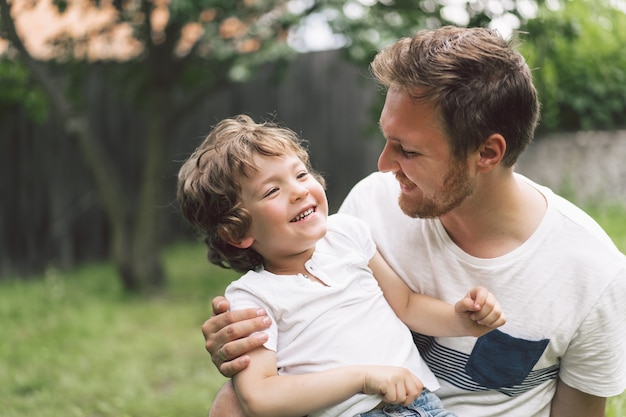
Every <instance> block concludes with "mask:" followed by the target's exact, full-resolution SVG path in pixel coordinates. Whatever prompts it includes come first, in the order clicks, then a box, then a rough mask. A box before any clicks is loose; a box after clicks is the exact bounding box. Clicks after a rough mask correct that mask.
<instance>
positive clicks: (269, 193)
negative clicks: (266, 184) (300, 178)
mask: <svg viewBox="0 0 626 417" xmlns="http://www.w3.org/2000/svg"><path fill="white" fill-rule="evenodd" d="M277 191H278V188H276V187H274V188H271V189H269V190H267V192H266V193H265V194H263V198H265V197H269V196H271V195H272V194H274V193H275V192H277Z"/></svg>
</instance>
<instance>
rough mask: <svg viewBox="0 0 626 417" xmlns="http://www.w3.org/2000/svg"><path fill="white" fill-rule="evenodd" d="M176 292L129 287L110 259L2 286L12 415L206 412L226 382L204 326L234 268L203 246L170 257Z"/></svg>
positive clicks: (0, 321)
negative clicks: (215, 263)
mask: <svg viewBox="0 0 626 417" xmlns="http://www.w3.org/2000/svg"><path fill="white" fill-rule="evenodd" d="M166 264H167V269H168V271H169V275H170V277H171V278H170V279H171V282H170V287H171V288H170V289H169V290H168V291H167V293H166V294H165V295H162V296H158V297H151V298H138V297H129V296H127V295H125V294H123V292H122V291H121V289H120V287H119V283H118V282H117V279H116V277H115V273H114V271H113V269H112V268H111V266H110V265H107V264H104V265H91V266H86V267H84V268H80V269H78V270H76V271H73V272H71V273H67V274H60V273H58V272H56V271H54V270H50V271H48V272H47V273H46V274H45V276H44V277H42V279H40V280H33V281H29V282H24V281H12V282H3V283H1V284H0V329H2V336H1V339H0V404H2V405H1V406H0V409H1V411H0V415H2V416H3V417H18V416H20V417H23V416H29V417H30V416H41V417H61V416H64V417H82V416H85V417H86V416H89V417H95V416H103V417H104V416H116V417H126V416H128V417H131V416H142V417H143V416H150V417H158V416H162V417H167V416H171V417H179V416H183V415H184V416H206V414H207V411H208V409H209V406H210V404H211V401H212V399H213V396H214V395H215V392H216V391H217V388H218V387H219V386H221V385H222V383H223V381H224V379H223V377H221V376H220V375H219V374H218V373H217V372H216V371H215V369H214V367H213V365H212V364H211V361H210V357H209V355H208V354H207V353H206V351H205V350H204V343H203V338H202V334H201V332H200V325H201V324H202V322H203V321H204V320H205V319H206V318H207V317H208V315H209V314H210V300H211V298H212V297H213V296H214V295H216V294H220V293H222V292H223V290H224V288H225V285H226V284H227V283H228V282H229V281H230V279H231V278H232V275H229V274H228V273H227V272H226V271H224V270H222V269H218V268H210V267H209V266H208V265H207V263H206V262H205V261H204V253H203V249H202V247H200V246H199V245H180V246H176V247H173V248H171V249H170V250H168V251H167V255H166Z"/></svg>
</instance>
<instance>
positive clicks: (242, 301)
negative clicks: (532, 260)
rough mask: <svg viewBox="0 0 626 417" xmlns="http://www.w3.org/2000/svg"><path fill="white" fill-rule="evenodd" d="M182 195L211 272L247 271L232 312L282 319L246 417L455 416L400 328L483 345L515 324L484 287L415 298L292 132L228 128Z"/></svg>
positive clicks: (243, 385) (229, 122) (248, 381)
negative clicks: (253, 311) (341, 208)
mask: <svg viewBox="0 0 626 417" xmlns="http://www.w3.org/2000/svg"><path fill="white" fill-rule="evenodd" d="M177 196H178V200H179V202H180V204H181V208H182V211H183V214H184V215H185V217H186V218H187V220H189V222H190V223H191V224H192V225H193V226H194V227H195V228H196V229H197V230H198V231H199V232H200V234H201V236H202V237H203V239H204V241H205V243H206V244H207V246H208V258H209V260H210V261H211V262H212V263H214V264H217V265H220V266H223V267H227V268H232V269H234V270H236V271H239V272H242V273H244V275H243V276H242V277H241V278H240V279H239V280H237V281H235V282H233V283H232V284H231V285H230V286H229V287H228V289H227V291H226V297H227V298H228V299H229V301H230V303H231V308H233V309H241V308H248V307H262V308H264V309H266V311H267V312H268V314H269V316H270V317H272V319H273V323H272V326H271V327H270V329H268V332H267V333H268V335H269V340H268V341H267V343H265V345H264V347H261V348H258V349H256V350H254V351H253V352H251V353H250V357H251V360H250V365H249V366H248V367H247V368H246V369H245V370H243V371H241V372H240V373H238V374H237V375H236V376H235V377H234V378H233V383H234V387H235V391H236V393H237V396H238V398H239V400H240V402H241V404H242V406H243V409H244V411H245V413H246V415H253V416H273V417H276V416H295V417H297V416H303V415H309V416H311V417H312V416H329V417H330V416H333V417H336V416H356V415H360V416H378V415H380V416H383V415H402V416H424V415H429V416H430V415H432V416H435V415H436V416H453V414H452V413H450V412H447V411H445V410H443V408H442V406H441V403H440V402H439V399H438V398H437V397H436V396H435V395H434V394H432V391H435V390H436V389H437V388H438V383H437V381H436V379H435V377H434V375H433V374H432V373H431V372H430V370H429V369H428V368H427V367H426V365H425V364H424V362H423V361H422V359H421V357H420V356H419V353H418V352H417V349H416V348H415V345H414V343H413V340H412V337H411V333H410V332H409V330H408V329H407V328H406V326H405V325H404V324H403V323H402V321H404V323H406V325H408V326H409V327H410V328H411V329H413V330H415V331H418V332H420V333H422V334H429V335H435V336H444V335H445V336H473V337H478V336H480V335H483V334H485V333H487V332H488V331H490V330H492V329H494V328H496V327H499V326H501V325H502V324H504V322H505V318H504V315H503V314H502V312H501V309H500V305H499V304H498V302H497V301H496V300H495V298H494V297H493V295H492V294H491V293H489V292H488V291H487V290H486V289H484V288H474V289H472V290H471V291H470V292H469V293H468V294H467V295H465V296H464V297H463V298H462V299H461V300H460V301H459V302H457V303H456V305H455V306H452V305H449V304H447V303H444V302H443V301H440V300H436V299H433V298H430V297H427V296H424V295H421V294H416V293H413V292H411V291H410V289H409V288H408V287H407V286H406V285H405V284H404V283H403V281H402V280H401V279H400V278H399V277H398V276H397V275H395V273H393V271H392V270H391V268H390V267H389V266H388V265H387V264H386V262H385V261H384V259H383V258H382V256H381V255H380V254H379V253H378V252H377V251H376V248H375V246H374V243H373V241H372V239H371V237H370V234H369V229H368V227H367V226H366V224H365V223H364V222H361V221H360V220H357V219H355V218H352V217H350V216H347V215H333V216H330V217H329V216H328V203H327V200H326V194H325V190H324V180H323V179H322V178H321V177H320V176H319V175H318V174H316V173H315V172H313V170H312V169H311V166H310V162H309V156H308V153H307V151H306V150H305V149H304V147H303V146H302V141H301V140H300V139H299V138H298V136H297V135H296V134H295V133H294V132H293V131H291V130H289V129H286V128H282V127H279V126H277V125H275V124H271V123H262V124H257V123H255V122H254V121H253V120H252V119H250V118H249V117H247V116H243V115H240V116H236V117H235V118H233V119H225V120H223V121H221V122H220V123H218V124H217V125H216V126H215V127H214V129H213V130H212V131H211V133H210V134H209V135H208V136H207V138H206V139H205V140H204V142H203V143H202V144H201V145H200V146H199V147H198V149H196V151H195V152H194V153H193V154H192V155H191V157H190V158H189V159H188V160H187V161H186V162H185V164H184V165H183V166H182V168H181V170H180V173H179V177H178V195H177ZM372 273H373V275H372ZM374 276H375V277H376V278H374ZM377 280H378V282H377ZM381 288H382V291H381ZM383 292H384V295H383ZM461 296H462V295H461ZM385 298H386V299H387V301H388V303H389V304H390V305H391V307H392V308H393V310H392V308H390V306H389V304H388V303H387V302H386V301H385ZM394 311H395V314H394ZM396 314H397V316H396ZM398 317H399V318H400V319H402V321H400V320H399V319H398ZM394 413H396V414H394Z"/></svg>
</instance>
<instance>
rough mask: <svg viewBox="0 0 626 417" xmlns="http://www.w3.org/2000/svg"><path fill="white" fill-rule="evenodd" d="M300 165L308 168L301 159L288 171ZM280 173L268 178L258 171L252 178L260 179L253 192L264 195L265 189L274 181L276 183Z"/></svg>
mask: <svg viewBox="0 0 626 417" xmlns="http://www.w3.org/2000/svg"><path fill="white" fill-rule="evenodd" d="M299 165H302V167H303V168H306V166H305V164H304V162H302V161H301V160H300V159H299V158H296V159H295V160H294V161H293V163H292V164H291V165H290V166H289V167H288V169H294V168H296V167H298V166H299ZM279 175H280V173H278V174H274V175H270V176H267V177H265V178H264V177H263V172H260V171H258V172H257V173H256V175H254V176H252V177H251V179H252V178H258V179H259V181H258V182H257V183H256V184H255V186H254V187H253V188H252V191H253V192H254V193H255V194H262V193H263V191H264V188H265V186H266V185H267V184H269V183H271V182H272V181H276V177H277V176H279Z"/></svg>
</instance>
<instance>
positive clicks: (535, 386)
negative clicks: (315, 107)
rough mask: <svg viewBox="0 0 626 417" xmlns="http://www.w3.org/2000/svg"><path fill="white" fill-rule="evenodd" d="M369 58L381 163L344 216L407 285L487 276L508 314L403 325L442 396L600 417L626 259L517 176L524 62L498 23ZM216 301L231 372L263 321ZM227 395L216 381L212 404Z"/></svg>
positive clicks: (507, 411) (259, 339) (452, 286)
mask: <svg viewBox="0 0 626 417" xmlns="http://www.w3.org/2000/svg"><path fill="white" fill-rule="evenodd" d="M371 69H372V73H373V75H374V76H375V77H376V79H377V80H378V81H379V82H380V83H381V84H382V85H384V86H385V87H386V88H387V97H386V101H385V105H384V108H383V110H382V113H381V117H380V127H381V130H382V133H383V134H384V136H385V138H386V145H385V148H384V149H383V151H382V153H381V155H380V159H379V161H378V168H379V170H380V171H382V172H381V173H376V174H372V175H370V176H369V177H368V178H366V179H364V180H363V181H361V182H360V183H359V184H357V185H356V186H355V188H354V189H353V190H352V191H351V192H350V194H349V195H348V197H347V198H346V201H345V202H344V204H343V205H342V207H341V209H340V211H341V212H344V213H349V214H352V215H354V216H357V217H360V218H362V219H363V220H365V221H367V222H368V223H369V224H370V227H371V229H372V234H373V237H374V240H375V242H376V244H377V246H378V249H379V251H380V252H381V254H382V255H383V257H385V259H386V260H387V262H388V263H389V264H390V265H391V266H392V268H394V269H395V271H396V272H397V273H398V274H399V275H400V276H401V277H403V279H404V280H405V281H406V282H407V284H408V285H409V286H410V287H411V289H413V290H414V291H418V292H421V293H424V294H428V295H431V296H434V297H437V298H441V299H443V300H446V301H449V302H450V301H453V300H455V299H456V298H458V296H459V292H460V291H462V289H463V288H469V287H471V286H474V285H482V286H485V287H487V288H488V289H489V290H490V291H491V292H492V293H493V294H495V296H496V297H497V298H498V299H499V301H500V303H501V305H502V307H503V309H504V311H505V312H506V314H507V318H508V321H507V324H506V325H505V326H503V327H502V328H501V331H500V330H496V331H493V332H491V333H489V334H488V335H486V336H483V337H481V338H478V339H475V338H427V337H424V336H422V335H417V334H416V335H415V336H414V339H415V341H416V344H417V345H418V347H419V348H420V351H421V353H422V354H423V356H424V358H425V360H426V362H427V363H428V365H429V366H430V367H431V369H432V370H433V372H434V373H435V375H436V376H437V378H438V379H439V382H440V384H441V389H440V390H439V391H437V394H438V395H439V396H440V397H441V399H442V401H443V403H444V406H445V407H446V408H448V409H450V410H451V411H454V412H456V413H457V414H458V415H460V416H468V417H474V416H481V417H485V416H524V417H529V416H537V417H547V416H552V417H562V416H563V417H565V416H567V417H578V416H580V417H599V416H604V409H605V402H606V397H609V396H612V395H618V394H620V393H621V392H622V391H623V390H624V388H625V387H626V307H625V306H626V303H624V300H623V298H624V294H626V261H625V258H624V256H623V254H621V253H620V252H619V251H618V250H617V248H616V247H615V245H614V244H613V243H612V242H611V240H610V238H609V237H608V236H607V235H606V233H604V231H602V229H601V228H600V227H599V226H598V225H597V223H595V222H594V221H593V220H592V219H591V218H590V217H589V216H587V215H586V214H585V213H583V212H582V211H581V210H580V209H578V208H576V207H575V206H573V205H572V204H570V203H568V202H567V201H565V200H564V199H562V198H561V197H559V196H557V195H555V194H554V193H552V192H551V191H550V190H549V189H547V188H545V187H541V186H539V185H537V184H534V183H533V182H531V181H529V180H528V179H526V178H524V177H522V176H521V175H518V174H516V173H515V172H514V169H513V168H514V164H515V162H516V161H517V158H518V157H519V155H520V154H521V152H523V150H524V149H525V147H526V146H527V145H528V143H529V142H530V141H531V139H532V137H533V134H534V130H535V127H536V124H537V120H538V115H539V103H538V100H537V95H536V91H535V88H534V86H533V84H532V78H531V74H530V71H529V69H528V66H527V65H526V63H525V61H524V59H523V58H522V57H521V56H520V55H519V54H518V53H517V52H515V51H514V50H513V48H512V47H511V45H510V44H508V43H507V42H506V41H504V40H503V39H502V38H501V37H500V36H498V35H497V34H496V33H495V32H492V31H490V30H487V29H479V28H473V29H465V28H453V27H445V28H441V29H437V30H433V31H422V32H419V33H417V34H416V35H415V36H414V37H413V38H404V39H401V40H399V41H398V42H397V43H395V44H394V45H392V46H390V47H389V48H387V49H385V50H383V51H381V52H380V53H379V54H378V55H377V56H376V58H375V59H374V61H373V62H372V67H371ZM227 308H228V303H227V301H226V300H225V299H224V298H222V297H218V298H216V299H215V300H214V302H213V310H214V312H215V313H216V315H215V316H214V317H212V318H211V319H209V320H207V322H205V324H204V325H203V332H204V334H205V338H206V348H207V350H208V351H209V352H210V353H211V355H212V358H213V361H214V362H215V363H216V365H218V366H219V367H220V371H221V372H222V373H223V374H225V375H227V376H230V375H233V374H234V373H236V372H238V371H239V370H241V369H243V368H245V367H246V366H247V363H248V361H249V358H248V357H247V356H246V355H245V353H246V352H247V351H249V350H250V349H252V348H254V347H256V346H258V345H260V344H261V343H263V341H264V334H263V333H262V332H261V333H255V334H253V335H252V336H248V335H250V334H251V333H252V332H253V331H262V330H263V329H264V328H265V327H267V323H266V321H267V319H266V317H265V316H264V314H263V312H262V311H256V310H254V309H251V310H245V311H232V312H227V313H224V312H225V311H226V310H227ZM295 400H297V399H295ZM235 406H236V399H235V397H234V395H233V394H232V391H228V389H225V390H224V391H223V392H222V393H221V394H220V395H219V396H218V398H217V399H216V401H215V403H214V406H213V408H212V414H211V415H215V416H220V415H230V416H233V415H237V414H235V412H234V411H232V410H233V407H235ZM222 407H225V408H222ZM235 408H236V407H235ZM225 410H228V411H225Z"/></svg>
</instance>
